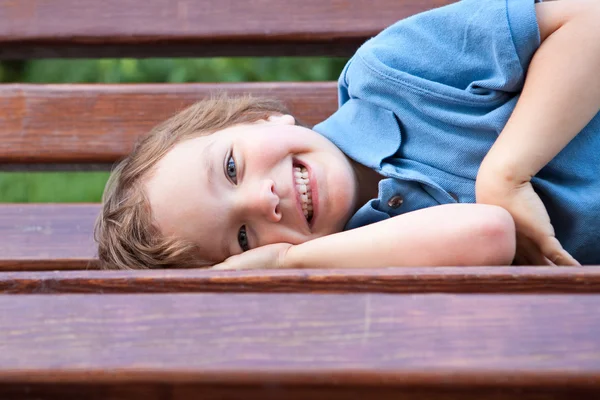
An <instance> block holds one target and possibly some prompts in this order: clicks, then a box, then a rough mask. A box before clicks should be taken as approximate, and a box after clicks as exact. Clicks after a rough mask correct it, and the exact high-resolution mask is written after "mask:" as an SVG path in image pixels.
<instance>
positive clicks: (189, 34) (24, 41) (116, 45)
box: [0, 0, 452, 59]
mask: <svg viewBox="0 0 600 400" xmlns="http://www.w3.org/2000/svg"><path fill="white" fill-rule="evenodd" d="M449 3H452V1H450V0H426V1H423V0H403V1H397V0H371V1H369V2H356V1H353V0H336V1H320V0H287V1H273V0H256V1H252V2H244V1H230V0H226V1H223V0H207V1H203V2H201V3H198V2H196V1H192V0H178V1H171V0H152V1H128V2H123V1H121V0H103V1H102V2H98V1H93V0H35V1H34V2H33V3H32V2H31V1H26V2H23V1H13V0H0V59H2V58H4V59H15V58H17V59H19V58H37V57H44V58H48V57H50V58H56V57H132V56H137V57H143V56H145V57H148V56H153V57H156V56H163V57H164V56H196V57H199V56H201V57H205V56H241V55H253V56H262V55H345V56H350V55H352V53H353V52H354V51H355V50H356V49H357V48H358V46H359V45H360V44H361V43H362V42H364V41H365V40H367V39H369V38H370V37H371V36H374V35H375V34H377V33H378V32H380V31H381V30H383V29H384V28H385V27H387V26H388V25H391V24H392V23H394V22H396V21H397V20H400V19H402V18H405V17H408V16H410V15H413V14H416V13H418V12H421V11H425V10H428V9H430V8H432V7H436V6H442V5H444V4H449Z"/></svg>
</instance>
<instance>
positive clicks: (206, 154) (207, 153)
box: [202, 142, 215, 189]
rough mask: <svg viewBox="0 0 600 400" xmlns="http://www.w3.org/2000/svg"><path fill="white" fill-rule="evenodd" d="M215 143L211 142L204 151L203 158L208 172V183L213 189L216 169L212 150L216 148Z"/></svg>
mask: <svg viewBox="0 0 600 400" xmlns="http://www.w3.org/2000/svg"><path fill="white" fill-rule="evenodd" d="M214 144H215V142H210V143H209V144H208V145H207V146H206V147H205V148H204V150H203V151H202V158H203V159H204V170H205V171H206V181H207V182H208V187H209V188H210V189H212V185H213V183H214V181H213V177H214V175H215V167H214V165H213V162H212V159H211V157H210V156H211V154H212V151H211V150H212V148H213V147H214Z"/></svg>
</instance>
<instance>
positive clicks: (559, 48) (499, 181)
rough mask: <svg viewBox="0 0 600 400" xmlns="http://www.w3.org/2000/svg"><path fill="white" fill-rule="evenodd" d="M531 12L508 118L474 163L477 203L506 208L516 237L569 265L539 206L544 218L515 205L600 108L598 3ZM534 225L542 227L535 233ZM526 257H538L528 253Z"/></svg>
mask: <svg viewBox="0 0 600 400" xmlns="http://www.w3.org/2000/svg"><path fill="white" fill-rule="evenodd" d="M536 12H537V18H538V24H539V27H540V34H541V38H542V41H543V42H542V45H541V46H540V48H539V49H538V51H537V52H536V53H535V55H534V57H533V59H532V61H531V64H530V66H529V69H528V72H527V78H526V80H525V85H524V87H523V91H522V93H521V97H520V99H519V101H518V103H517V105H516V107H515V110H514V112H513V114H512V116H511V118H510V119H509V121H508V123H507V124H506V127H505V128H504V130H503V131H502V133H501V134H500V136H499V137H498V139H497V141H496V143H495V144H494V145H493V146H492V148H491V150H490V151H489V153H488V154H487V156H486V157H485V159H484V160H483V163H482V164H481V167H480V170H479V174H478V177H477V184H476V193H477V202H479V203H486V204H497V205H500V206H502V207H505V208H506V209H507V210H509V211H510V212H511V214H513V217H514V218H515V222H516V225H517V232H518V234H520V235H521V236H522V237H524V238H525V241H529V243H528V244H527V243H526V244H525V246H526V247H527V246H529V247H532V246H537V247H539V249H540V250H541V253H543V256H545V257H547V259H548V260H549V261H553V262H557V263H560V262H563V263H567V264H572V263H576V262H575V261H574V260H572V258H570V256H569V255H568V254H566V252H564V250H562V247H561V246H560V244H559V243H558V241H557V240H556V239H555V238H554V231H553V229H552V227H551V225H550V221H549V218H548V217H547V212H546V211H545V209H544V210H543V213H545V215H541V214H542V213H541V212H540V211H541V210H535V211H534V210H532V209H529V210H527V211H525V210H524V207H521V206H520V205H518V204H516V196H517V194H518V193H523V192H524V191H527V194H525V195H521V197H522V199H520V200H519V201H522V200H523V198H525V197H531V193H533V189H532V188H530V184H529V182H530V180H531V178H532V177H533V176H534V175H536V174H537V173H538V172H539V170H540V169H542V168H543V167H544V166H545V165H546V164H547V163H548V162H549V161H550V160H552V158H554V157H555V156H556V155H557V154H558V153H559V152H560V151H561V150H562V149H563V148H564V147H565V146H566V145H567V144H568V143H569V141H571V139H573V138H574V137H575V136H576V135H577V133H579V132H580V131H581V130H582V129H583V128H584V126H585V125H586V124H587V123H589V121H590V120H591V119H592V118H593V117H594V115H596V114H597V113H598V111H599V110H600V75H599V74H598V70H599V68H600V24H598V21H600V2H598V1H597V0H570V1H555V2H546V3H541V4H537V5H536ZM533 194H535V193H533ZM536 197H537V195H536ZM511 199H514V201H513V200H511ZM530 200H531V199H530ZM538 201H539V197H537V198H536V199H535V202H538ZM531 204H532V203H531ZM531 204H530V208H535V207H533V206H532V205H531ZM540 204H541V201H539V204H537V205H536V207H537V208H539V205H540ZM518 208H521V210H518ZM542 208H543V205H542ZM520 214H522V215H520ZM533 214H538V216H539V219H538V220H537V221H531V223H528V222H527V221H526V219H527V218H528V217H527V215H533ZM541 219H544V221H541ZM536 224H538V225H539V226H542V225H544V226H545V228H543V229H539V230H538V231H537V232H536V228H535V226H534V225H536ZM542 230H543V231H544V232H542ZM528 261H530V262H534V263H539V262H542V261H543V260H540V258H539V257H537V258H536V257H535V256H532V257H529V259H528Z"/></svg>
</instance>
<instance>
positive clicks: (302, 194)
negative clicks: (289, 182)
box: [294, 164, 314, 225]
mask: <svg viewBox="0 0 600 400" xmlns="http://www.w3.org/2000/svg"><path fill="white" fill-rule="evenodd" d="M294 185H295V187H296V193H297V195H298V198H299V200H300V207H301V208H302V213H303V214H304V218H306V221H307V222H308V224H309V225H310V223H311V221H312V219H313V213H314V208H313V193H312V190H311V187H310V178H309V173H308V169H306V167H305V166H304V165H301V164H294Z"/></svg>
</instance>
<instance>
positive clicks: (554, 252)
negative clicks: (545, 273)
mask: <svg viewBox="0 0 600 400" xmlns="http://www.w3.org/2000/svg"><path fill="white" fill-rule="evenodd" d="M541 249H542V252H543V253H544V255H545V256H546V257H547V258H548V259H549V260H551V261H552V262H553V263H554V264H556V265H566V266H575V267H580V266H581V264H580V263H579V262H578V261H577V260H576V259H575V258H573V256H572V255H571V254H569V253H568V252H567V251H566V250H565V249H563V247H562V245H561V244H560V242H559V241H558V239H557V238H556V237H553V236H549V237H546V238H545V239H544V241H543V242H542V244H541Z"/></svg>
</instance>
